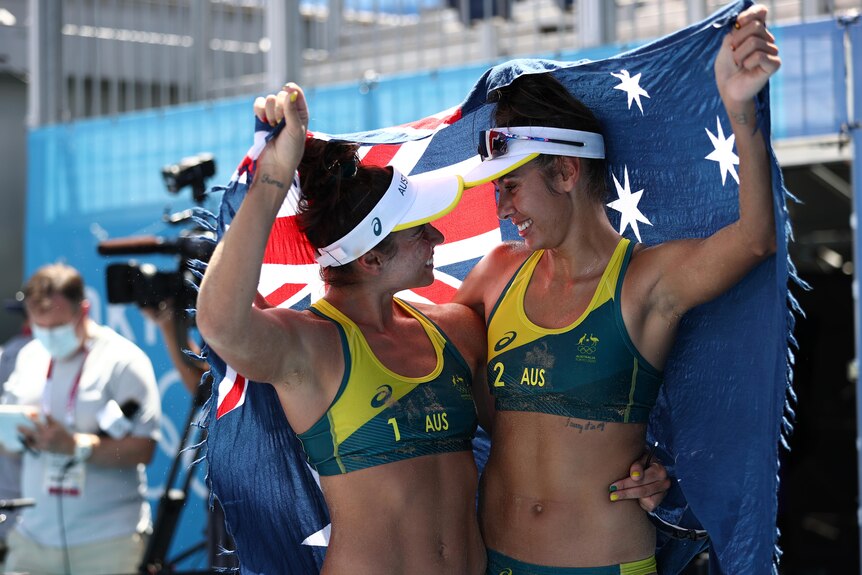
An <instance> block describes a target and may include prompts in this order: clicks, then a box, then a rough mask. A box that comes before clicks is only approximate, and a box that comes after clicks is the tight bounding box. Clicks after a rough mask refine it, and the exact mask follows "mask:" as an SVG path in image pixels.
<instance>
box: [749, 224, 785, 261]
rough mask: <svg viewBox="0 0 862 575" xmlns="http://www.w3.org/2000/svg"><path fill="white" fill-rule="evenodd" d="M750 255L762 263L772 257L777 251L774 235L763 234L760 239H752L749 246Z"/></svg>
mask: <svg viewBox="0 0 862 575" xmlns="http://www.w3.org/2000/svg"><path fill="white" fill-rule="evenodd" d="M749 246H750V249H751V253H752V254H753V255H754V257H756V258H757V260H758V261H763V260H765V259H766V258H768V257H770V256H771V255H773V254H774V253H775V252H776V250H777V249H778V246H777V243H776V241H775V233H774V231H773V233H771V234H764V235H762V236H761V237H757V238H755V239H753V240H752V241H751V242H750V244H749Z"/></svg>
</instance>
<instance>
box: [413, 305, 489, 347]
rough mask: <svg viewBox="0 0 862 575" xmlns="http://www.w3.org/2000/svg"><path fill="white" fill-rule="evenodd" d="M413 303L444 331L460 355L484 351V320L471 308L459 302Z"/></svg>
mask: <svg viewBox="0 0 862 575" xmlns="http://www.w3.org/2000/svg"><path fill="white" fill-rule="evenodd" d="M414 305H415V306H416V309H418V310H419V311H421V312H422V313H424V314H425V315H426V316H428V317H429V318H430V319H431V320H432V321H434V323H436V324H437V325H439V326H440V328H441V329H443V331H445V332H446V335H447V336H449V338H451V339H452V343H454V344H455V347H457V348H458V349H459V350H460V351H461V353H462V355H464V356H474V355H476V356H478V355H481V354H484V353H485V321H484V320H483V319H482V317H480V316H479V314H478V313H476V312H475V311H474V310H473V309H472V308H470V307H468V306H466V305H463V304H460V303H445V304H439V305H429V304H414Z"/></svg>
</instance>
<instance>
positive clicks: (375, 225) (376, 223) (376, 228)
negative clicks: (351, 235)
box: [371, 218, 383, 236]
mask: <svg viewBox="0 0 862 575" xmlns="http://www.w3.org/2000/svg"><path fill="white" fill-rule="evenodd" d="M371 231H372V232H374V235H375V236H379V235H380V232H382V231H383V225H382V224H381V223H380V218H374V220H373V221H372V222H371Z"/></svg>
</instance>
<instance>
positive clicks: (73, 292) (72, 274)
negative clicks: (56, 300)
mask: <svg viewBox="0 0 862 575" xmlns="http://www.w3.org/2000/svg"><path fill="white" fill-rule="evenodd" d="M55 295H61V296H63V297H64V298H66V299H67V300H68V301H69V303H71V304H72V305H74V306H79V305H81V302H82V301H84V280H83V278H82V277H81V274H80V273H78V270H76V269H75V268H73V267H72V266H69V265H66V264H60V263H57V264H48V265H46V266H42V267H41V268H39V269H38V270H36V273H34V274H33V275H32V276H31V277H30V279H29V280H27V283H26V284H24V302H25V303H26V304H27V305H28V306H30V307H32V308H37V309H41V308H47V307H49V306H50V299H51V298H52V297H54V296H55Z"/></svg>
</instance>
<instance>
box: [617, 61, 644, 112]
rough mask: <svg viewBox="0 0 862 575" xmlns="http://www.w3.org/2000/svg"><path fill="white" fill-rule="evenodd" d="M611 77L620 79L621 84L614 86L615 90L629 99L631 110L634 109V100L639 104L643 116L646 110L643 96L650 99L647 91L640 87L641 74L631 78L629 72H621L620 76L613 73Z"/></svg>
mask: <svg viewBox="0 0 862 575" xmlns="http://www.w3.org/2000/svg"><path fill="white" fill-rule="evenodd" d="M611 76H613V77H615V78H619V80H620V83H619V84H617V85H616V86H614V90H622V91H623V92H625V93H626V94H628V97H629V110H631V109H632V100H634V101H635V102H637V104H638V108H640V111H641V114H643V113H644V108H643V106H641V96H645V97H647V98H649V94H647V92H646V90H644V89H643V88H641V87H640V79H641V75H640V73H638V74H635V75H634V76H629V71H628V70H620V73H619V74H614V73H613V72H611Z"/></svg>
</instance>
